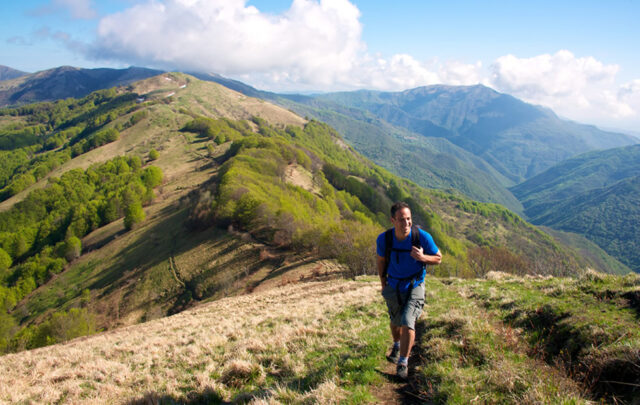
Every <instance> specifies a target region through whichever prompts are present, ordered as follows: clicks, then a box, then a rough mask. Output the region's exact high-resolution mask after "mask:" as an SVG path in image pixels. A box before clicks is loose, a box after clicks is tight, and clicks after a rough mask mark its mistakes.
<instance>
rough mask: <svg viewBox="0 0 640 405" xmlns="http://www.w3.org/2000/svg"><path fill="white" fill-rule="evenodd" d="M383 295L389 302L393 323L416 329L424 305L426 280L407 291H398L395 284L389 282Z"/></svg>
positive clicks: (388, 306) (390, 316)
mask: <svg viewBox="0 0 640 405" xmlns="http://www.w3.org/2000/svg"><path fill="white" fill-rule="evenodd" d="M382 296H383V297H384V300H385V301H386V302H387V309H388V311H389V319H391V323H392V324H393V325H395V326H407V327H408V328H409V329H413V330H415V328H416V320H417V319H418V318H419V317H420V315H421V314H422V308H423V307H424V282H422V283H420V284H418V285H417V286H415V287H414V288H413V289H407V290H405V291H398V290H397V289H396V287H395V286H394V287H392V286H390V285H389V284H387V285H386V286H385V287H384V288H383V289H382Z"/></svg>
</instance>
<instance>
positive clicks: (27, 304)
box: [0, 74, 597, 351]
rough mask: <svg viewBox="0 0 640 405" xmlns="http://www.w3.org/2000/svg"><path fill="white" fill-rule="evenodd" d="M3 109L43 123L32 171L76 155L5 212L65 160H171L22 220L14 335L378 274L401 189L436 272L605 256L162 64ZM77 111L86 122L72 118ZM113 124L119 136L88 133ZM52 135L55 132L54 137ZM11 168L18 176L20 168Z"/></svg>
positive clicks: (26, 122) (11, 295) (319, 127)
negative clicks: (96, 87)
mask: <svg viewBox="0 0 640 405" xmlns="http://www.w3.org/2000/svg"><path fill="white" fill-rule="evenodd" d="M85 104H86V105H87V106H86V107H82V106H84V105H85ZM71 106H74V107H73V108H70V107H71ZM32 111H44V112H47V114H42V116H39V115H35V116H34V114H33V113H32ZM61 111H62V112H61ZM65 111H67V112H66V113H64V114H62V113H63V112H65ZM4 112H5V114H4V115H3V117H4V118H3V120H4V121H3V122H14V123H17V124H16V126H14V130H15V131H22V130H25V129H26V128H31V127H34V126H38V125H41V126H42V133H39V132H38V133H34V134H33V135H34V136H33V137H31V138H28V139H30V143H29V144H28V145H26V146H24V145H22V144H19V143H18V144H17V146H16V147H14V149H11V150H10V152H12V153H18V152H20V151H22V152H25V150H23V148H27V149H28V151H31V152H30V153H27V152H25V156H24V161H22V162H21V163H20V164H21V166H19V167H21V168H22V169H21V170H24V173H30V172H31V171H32V170H34V167H33V166H34V164H35V163H33V162H39V160H38V159H39V158H40V157H41V156H44V157H47V159H48V156H49V154H51V155H53V156H54V157H56V156H59V155H63V154H68V157H69V159H68V160H65V161H63V162H60V163H59V164H58V165H57V166H55V167H50V168H49V167H48V166H47V169H48V170H50V171H46V170H43V171H42V175H41V176H40V175H39V176H38V177H37V178H36V176H34V180H36V182H35V183H33V184H31V185H26V186H25V187H26V188H24V190H22V191H20V192H17V193H16V194H13V195H12V196H11V197H10V198H8V199H7V200H5V201H4V202H3V203H2V208H3V209H4V210H6V211H5V212H6V213H7V216H8V217H12V214H11V213H12V212H15V211H13V210H15V209H18V208H19V207H21V206H22V205H23V202H29V201H31V200H30V198H32V197H31V196H32V195H49V194H53V193H51V192H50V191H51V190H52V187H54V186H55V185H56V184H58V182H60V181H62V180H58V179H65V176H67V173H74V176H76V177H77V178H87V179H95V180H102V181H103V182H104V183H106V184H111V183H112V182H111V181H110V180H109V177H108V176H103V175H102V174H100V173H102V172H101V170H103V169H100V168H101V167H103V165H106V166H105V167H113V168H114V170H115V169H117V168H118V167H119V165H116V164H114V163H113V162H114V160H113V159H116V161H117V159H121V160H122V159H124V160H125V161H130V162H140V164H142V163H143V162H144V164H145V165H149V164H152V165H153V166H155V167H157V168H158V169H159V170H161V171H162V173H163V174H164V177H163V182H162V184H154V185H155V186H156V187H155V188H154V189H153V191H152V192H150V191H149V189H148V188H146V189H143V188H140V187H138V186H135V185H134V186H133V189H132V190H138V191H140V193H141V194H134V195H140V196H142V197H139V198H140V199H139V201H138V200H136V199H134V200H135V201H134V200H131V201H130V199H129V197H127V196H129V195H130V194H131V193H132V192H125V191H122V192H119V191H116V192H114V194H113V195H109V194H107V196H106V197H101V196H95V197H92V198H90V199H89V201H88V205H87V207H85V208H82V209H81V207H79V206H74V205H73V204H72V205H71V206H69V207H66V206H62V207H60V206H56V207H57V208H56V209H58V211H55V210H53V209H49V208H47V209H45V211H46V212H47V213H51V212H57V213H58V214H56V216H54V217H51V218H50V219H48V220H47V221H45V222H38V223H35V222H34V223H31V224H30V225H29V229H31V234H30V235H32V236H33V238H32V239H28V240H27V242H30V243H32V244H31V245H22V244H20V243H17V242H15V243H14V242H11V241H12V239H5V241H7V243H6V246H5V245H3V246H5V247H6V248H7V252H9V253H7V256H5V257H4V258H5V259H7V258H8V260H5V261H4V263H5V264H4V266H5V268H4V269H3V272H2V279H1V281H2V288H1V289H0V293H2V296H3V297H4V299H3V300H2V302H3V306H4V309H5V311H3V312H2V317H3V324H4V325H5V327H4V328H3V329H2V330H0V333H1V334H0V344H1V345H2V348H3V350H5V351H16V350H22V349H31V348H34V347H39V346H42V345H43V344H51V343H56V342H61V341H65V340H68V339H70V338H73V337H75V336H79V335H83V334H88V333H93V332H95V331H98V330H101V329H111V328H114V327H118V326H126V325H131V324H135V323H138V322H141V321H146V320H150V319H155V318H159V317H163V316H165V315H167V314H173V313H177V312H180V311H182V310H184V309H186V308H188V307H190V306H192V305H194V304H196V303H197V302H199V301H202V300H206V299H212V298H214V299H217V298H221V297H224V296H228V295H235V294H240V293H245V292H251V291H255V290H260V289H262V288H267V287H268V286H272V285H273V284H274V283H275V284H277V283H278V282H280V281H281V280H283V279H287V278H309V277H317V276H320V275H322V276H323V277H324V275H327V274H331V273H336V272H341V273H342V274H343V275H345V274H346V275H349V276H354V275H360V274H371V273H373V272H375V254H374V240H375V237H376V236H377V234H378V233H379V232H382V230H384V229H385V228H386V227H388V226H389V223H388V219H387V218H388V215H389V214H388V210H389V207H390V205H391V204H392V202H393V201H396V200H405V201H408V202H409V203H410V204H411V206H412V209H413V213H414V218H415V222H416V223H418V224H420V225H422V226H423V227H424V228H426V229H427V230H428V231H429V232H430V233H431V234H432V235H433V236H434V239H435V241H436V243H437V245H438V246H439V247H440V249H441V250H442V251H443V253H444V255H445V257H446V260H445V261H444V264H443V265H441V266H439V267H437V268H435V269H430V271H431V272H433V271H436V272H437V273H438V274H440V275H450V276H459V277H470V276H480V275H483V274H485V273H487V272H488V271H490V270H501V271H505V272H511V273H515V274H553V275H575V274H579V273H580V272H581V271H583V269H584V268H586V267H587V266H591V267H597V265H595V264H593V263H592V262H591V261H590V259H586V260H585V259H583V258H582V257H580V255H578V254H577V253H575V252H573V251H571V250H570V249H567V248H565V247H563V246H562V245H560V244H559V243H557V242H556V241H554V240H553V239H552V238H551V237H549V236H548V235H546V234H544V233H543V232H541V231H540V230H538V229H536V228H535V227H533V226H531V225H530V224H527V223H526V222H525V221H523V220H522V219H521V218H520V217H518V216H517V215H515V214H513V213H512V212H510V211H508V210H506V209H505V208H503V207H501V206H498V205H494V204H483V203H477V202H474V201H471V200H467V199H465V198H462V197H459V196H456V195H452V194H448V193H444V192H440V191H434V190H427V189H423V188H421V187H419V186H417V185H416V184H414V183H411V182H409V181H406V180H403V179H401V178H398V177H397V176H394V175H392V174H391V173H389V172H388V171H386V170H384V169H382V168H380V167H379V166H376V165H375V164H373V163H372V162H370V161H369V160H367V159H366V158H364V157H363V156H361V155H359V154H357V153H356V152H354V150H353V149H352V148H351V147H349V146H348V145H347V144H346V143H345V142H344V140H343V139H342V138H341V136H340V135H339V134H338V133H337V132H336V131H335V130H334V129H332V128H331V127H329V126H328V125H326V124H323V123H321V122H318V121H314V120H311V121H305V120H303V119H302V118H300V117H299V116H296V115H295V114H293V113H291V112H290V111H287V110H284V109H282V108H279V107H276V106H274V105H271V104H269V103H266V102H264V101H261V100H258V99H252V98H248V97H246V96H244V95H242V94H240V93H236V92H233V91H231V90H229V89H226V88H224V87H222V86H219V85H215V84H212V83H206V82H202V81H199V80H196V79H194V78H193V77H191V76H187V75H182V74H166V75H161V76H158V77H154V78H151V79H148V80H145V81H142V82H139V83H136V84H135V85H133V86H131V87H128V88H119V89H113V90H109V91H108V92H101V93H94V94H93V95H90V96H88V98H86V99H82V100H65V101H61V102H58V103H51V104H41V105H34V106H26V107H22V108H21V109H18V110H5V111H4ZM78 112H80V113H79V114H78ZM61 117H64V119H63V118H61ZM58 118H60V119H58ZM72 124H73V126H75V127H79V128H80V129H78V130H77V131H78V132H77V133H75V132H73V131H72V132H64V131H67V128H69V127H70V126H71V125H72ZM118 128H119V129H118ZM114 130H115V131H117V132H118V133H119V134H118V136H117V137H115V139H111V140H110V141H109V142H107V143H104V144H103V143H100V142H97V141H94V140H95V137H98V136H101V135H100V134H105V133H112V132H113V131H114ZM16 134H17V133H13V132H10V131H9V132H8V133H7V135H9V136H13V135H16ZM12 139H19V140H22V138H21V137H19V136H17V135H16V136H14V137H13V138H12ZM51 139H55V140H56V142H59V143H60V145H58V146H57V147H56V148H55V149H51V150H49V149H47V148H46V145H47V142H49V140H51ZM77 145H80V146H77ZM84 145H88V146H89V147H87V148H86V150H85V147H84ZM74 148H75V149H74ZM152 151H155V152H156V153H153V154H152V153H151V152H152ZM122 155H125V156H126V157H121V156H122ZM47 161H48V160H47ZM109 161H111V162H109ZM150 162H151V163H150ZM123 168H124V166H123ZM140 168H141V169H142V170H147V169H146V166H145V168H144V169H143V168H142V166H141V167H140ZM105 170H106V169H105ZM118 170H119V169H118ZM7 173H8V174H7V176H6V178H7V179H9V181H13V180H14V179H15V178H16V176H18V174H17V173H16V172H15V171H14V172H10V171H9V172H7ZM24 173H21V174H24ZM74 178H75V177H74ZM140 181H142V182H143V183H144V179H141V180H140ZM118 193H120V194H118ZM69 194H70V195H72V194H73V192H69ZM132 201H133V202H136V204H137V205H136V209H135V210H131V209H129V208H128V207H129V205H130V203H131V202H132ZM53 206H55V204H53V205H52V207H53ZM107 213H109V215H108V216H107V215H106V214H107ZM112 214H113V215H112ZM134 214H135V215H134ZM107 217H109V218H110V220H109V221H105V220H103V219H104V218H107ZM56 218H57V219H56ZM45 232H47V233H45ZM14 234H17V233H16V232H14ZM45 234H48V235H54V236H56V235H57V236H56V237H57V239H51V241H52V243H44V241H42V240H41V239H39V238H38V235H45ZM14 237H15V235H14ZM52 238H53V236H52ZM74 238H75V239H74ZM14 240H17V241H18V242H19V240H18V239H16V238H14ZM9 242H11V243H9ZM23 246H24V248H22V249H21V250H20V249H17V247H23ZM67 254H69V256H67ZM336 261H337V262H338V263H340V265H341V266H342V267H339V266H337V265H336V264H335V263H336ZM293 269H297V270H295V272H293V273H292V271H294V270H293Z"/></svg>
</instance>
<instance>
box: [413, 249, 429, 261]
mask: <svg viewBox="0 0 640 405" xmlns="http://www.w3.org/2000/svg"><path fill="white" fill-rule="evenodd" d="M411 257H413V258H414V259H416V260H417V261H419V262H421V263H422V262H425V261H426V258H425V257H424V251H423V249H422V246H420V247H416V246H412V247H411Z"/></svg>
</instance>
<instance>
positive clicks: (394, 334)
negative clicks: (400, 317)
mask: <svg viewBox="0 0 640 405" xmlns="http://www.w3.org/2000/svg"><path fill="white" fill-rule="evenodd" d="M389 329H391V338H392V339H393V347H392V348H391V352H390V353H389V355H388V356H387V360H389V361H390V362H392V363H397V362H398V359H399V358H400V334H401V333H402V329H401V328H400V326H397V325H394V324H393V322H389Z"/></svg>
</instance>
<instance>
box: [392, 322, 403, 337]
mask: <svg viewBox="0 0 640 405" xmlns="http://www.w3.org/2000/svg"><path fill="white" fill-rule="evenodd" d="M389 326H390V327H391V337H392V338H393V341H394V342H399V341H400V336H401V334H402V328H401V327H400V326H396V325H394V324H392V323H390V324H389Z"/></svg>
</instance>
